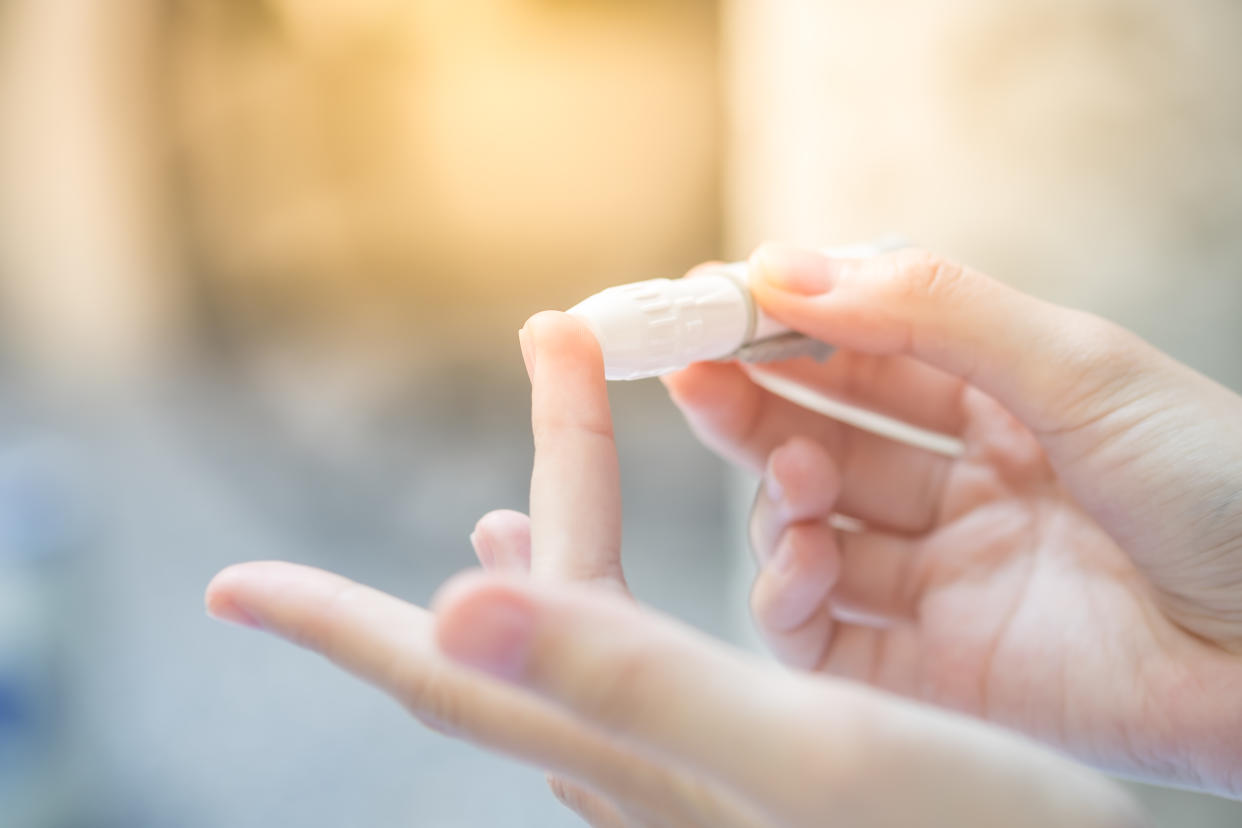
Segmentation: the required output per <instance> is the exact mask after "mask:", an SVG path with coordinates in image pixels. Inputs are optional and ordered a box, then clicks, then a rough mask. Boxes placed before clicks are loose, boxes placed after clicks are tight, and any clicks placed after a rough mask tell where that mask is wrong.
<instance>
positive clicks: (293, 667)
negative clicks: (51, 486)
mask: <svg viewBox="0 0 1242 828" xmlns="http://www.w3.org/2000/svg"><path fill="white" fill-rule="evenodd" d="M517 370H518V371H520V368H518V369H517ZM522 380H523V382H524V377H523V378H522ZM493 390H494V389H493V388H488V387H479V388H478V389H477V394H478V398H477V399H473V400H461V399H459V400H456V401H454V402H453V403H452V404H450V405H447V406H446V405H444V403H443V401H442V400H440V399H437V398H436V397H435V396H434V395H433V396H431V397H428V398H426V399H425V400H423V401H422V402H416V403H415V404H414V405H413V406H412V410H411V411H410V415H409V418H408V419H407V420H406V421H405V422H404V423H403V424H401V425H400V426H399V427H397V428H396V429H394V433H393V434H390V435H388V440H386V441H385V442H387V447H386V449H385V453H386V454H387V455H388V456H387V460H386V461H385V462H384V463H383V464H382V465H377V466H376V467H372V468H370V470H369V471H370V474H369V475H367V476H365V477H363V476H361V475H356V474H352V473H351V472H350V470H348V469H342V468H341V467H340V466H339V465H337V466H333V465H331V464H328V463H325V462H323V461H322V460H316V458H314V457H308V456H306V455H305V454H304V453H300V452H298V451H297V450H295V448H294V447H292V446H290V445H289V444H288V442H287V439H286V438H285V436H284V435H283V434H282V433H281V431H280V429H279V428H278V427H277V423H276V422H275V421H271V420H265V418H264V417H263V416H262V412H261V411H256V410H255V409H254V407H253V406H252V405H250V401H248V400H246V399H245V398H244V397H241V396H239V394H238V393H237V390H236V388H233V389H230V388H228V387H220V386H216V387H211V386H209V385H203V386H196V387H192V388H180V389H166V392H165V393H163V394H161V395H160V396H159V398H154V399H148V400H147V401H145V402H144V403H142V404H135V403H134V402H132V401H131V402H129V403H127V404H126V405H125V406H124V407H120V406H118V407H116V408H114V409H112V410H109V411H94V412H92V414H91V416H90V417H89V418H85V419H78V418H77V417H76V416H66V415H65V414H64V412H63V411H62V412H56V413H52V412H49V411H47V410H46V409H41V410H38V411H36V410H30V411H28V412H27V416H26V417H20V416H12V412H11V413H10V417H9V418H6V419H8V420H9V421H8V422H6V423H4V428H5V432H4V433H3V434H0V438H2V439H3V440H4V441H5V442H7V443H8V444H10V445H12V444H14V443H15V442H21V441H22V440H23V438H26V439H29V438H30V437H33V436H34V435H35V434H36V433H40V434H42V435H43V436H44V437H45V438H46V435H47V433H48V430H49V427H50V426H52V424H53V423H55V429H54V430H55V431H56V432H59V435H60V436H59V437H56V438H55V442H56V443H57V445H58V446H59V447H60V451H61V452H62V453H63V454H64V455H66V456H67V457H68V458H70V462H69V463H68V468H69V469H71V470H72V472H73V475H74V476H75V477H76V480H75V481H74V488H75V489H76V490H77V491H78V492H79V493H80V494H81V495H82V497H83V502H82V504H81V505H83V506H85V508H86V509H87V510H88V511H89V516H88V520H87V524H88V531H87V532H86V534H85V536H84V541H83V543H82V544H81V546H80V548H79V549H78V550H77V551H76V553H75V555H74V557H73V559H72V561H71V564H70V566H69V568H68V573H69V577H68V580H67V582H66V583H65V585H64V590H63V594H64V600H65V602H66V605H67V610H68V612H69V614H70V618H71V623H72V633H71V636H70V642H69V643H70V647H71V653H72V662H71V681H70V682H69V683H68V686H69V688H70V693H71V696H70V700H71V709H70V711H69V715H70V722H71V724H72V727H71V728H70V732H71V734H72V736H71V738H72V744H71V751H70V752H71V755H72V757H73V758H72V767H71V771H70V777H71V779H72V780H73V781H74V783H75V785H74V788H75V793H74V795H73V799H74V802H73V803H72V807H71V808H70V811H71V813H73V814H74V815H75V819H74V820H73V821H72V822H71V823H70V824H74V825H83V826H112V825H115V826H126V828H141V826H172V825H176V826H187V827H188V828H189V827H192V826H204V827H205V826H222V825H228V826H237V827H238V828H244V826H269V825H303V826H345V825H357V826H382V825H419V826H459V825H460V826H466V825H472V826H473V825H531V826H535V825H547V826H551V825H570V824H575V823H576V820H575V818H573V817H572V815H571V814H570V813H569V812H568V811H567V810H565V809H564V808H563V807H562V806H561V805H559V804H558V803H557V802H556V801H555V800H554V799H553V798H552V797H551V795H550V794H548V793H547V791H546V790H545V786H544V782H543V776H542V773H540V772H539V771H537V770H534V769H529V768H524V767H520V766H517V765H514V764H512V763H509V762H506V761H503V760H501V759H497V758H494V757H490V756H488V755H486V754H484V753H483V752H481V751H479V750H477V749H475V748H473V747H471V746H468V745H465V744H461V743H458V742H453V741H450V740H448V739H447V738H444V737H442V736H440V735H437V734H435V733H432V732H429V731H427V730H425V729H423V728H422V727H421V726H419V725H418V724H417V723H416V722H414V721H413V720H412V719H411V718H410V717H409V716H408V715H407V714H405V713H404V711H403V710H402V709H401V708H399V707H398V705H397V704H395V703H393V702H392V701H390V700H389V699H387V698H384V697H382V696H381V695H379V694H378V693H377V692H376V691H374V690H371V689H369V688H367V687H365V686H363V685H361V684H360V683H358V682H357V681H355V680H354V679H352V678H350V677H349V676H347V675H344V674H343V673H341V672H340V671H338V670H337V669H336V668H334V667H332V666H330V665H329V664H328V663H326V662H325V661H323V660H321V659H320V658H318V657H317V656H313V655H310V654H307V653H304V652H301V651H298V650H295V649H293V648H291V647H289V646H288V645H286V644H283V643H281V642H278V641H276V640H273V639H271V638H269V637H267V636H263V635H260V634H256V633H254V632H251V631H247V630H242V629H234V628H229V627H227V626H225V625H222V624H220V623H217V622H214V621H211V620H209V619H208V618H207V617H206V616H205V615H204V613H203V610H202V592H203V588H204V586H205V585H206V583H207V581H208V580H209V579H210V577H211V576H212V575H213V574H214V573H215V572H216V571H217V570H218V569H220V568H221V567H223V566H225V565H227V564H229V563H233V562H237V561H243V560H249V559H255V558H281V559H287V560H294V561H299V562H304V563H308V564H312V565H316V566H321V567H325V568H330V569H333V570H336V571H339V572H342V573H344V574H346V575H348V576H350V577H353V578H355V579H357V580H360V581H362V582H365V583H368V584H371V585H374V586H376V587H379V588H381V589H384V590H386V591H389V592H391V593H394V594H396V595H399V596H401V597H403V598H406V599H409V600H411V601H413V602H415V603H425V602H426V601H427V599H428V597H429V596H430V595H431V594H432V592H433V591H434V590H435V588H436V587H437V586H438V585H439V584H440V583H441V582H442V581H443V580H444V579H445V578H446V577H447V576H449V575H450V574H452V573H453V572H455V571H457V570H460V569H462V568H464V567H467V566H470V565H472V564H473V555H472V553H471V551H470V547H469V544H468V541H467V534H468V533H469V531H470V530H471V529H472V527H473V524H474V521H475V519H476V518H477V517H478V516H479V515H481V514H482V513H483V512H485V511H487V510H489V509H492V508H496V507H502V506H505V507H513V508H523V509H524V505H525V497H526V489H527V481H528V475H529V471H530V460H531V444H530V437H529V430H528V424H527V422H526V419H525V408H526V405H527V402H528V399H527V395H526V394H525V392H524V389H522V387H521V386H518V385H517V384H516V383H515V384H513V385H511V386H510V387H509V388H508V389H507V390H502V392H501V396H500V397H499V398H493V397H492V396H490V394H491V393H492V391H493ZM663 396H664V394H663V390H662V388H660V387H659V385H658V384H656V383H648V384H641V385H639V384H631V385H625V386H620V387H618V389H617V391H616V394H615V405H616V408H617V412H618V417H617V419H618V436H619V439H620V443H621V451H622V455H623V457H624V461H623V465H624V477H625V481H624V497H625V500H626V507H627V510H628V511H627V513H626V514H627V523H626V526H625V531H626V549H627V554H628V556H629V558H628V562H629V565H630V566H629V571H630V574H631V580H632V583H633V585H634V588H635V590H636V591H637V592H638V593H639V594H640V595H642V596H644V597H645V598H646V599H648V600H650V601H651V602H652V603H653V604H655V605H657V606H659V607H662V608H665V609H667V610H669V611H671V612H673V613H675V614H677V615H679V616H681V617H683V618H686V619H687V620H689V621H691V622H692V623H695V624H697V625H699V626H702V627H704V628H706V629H708V630H712V631H714V632H717V633H723V632H725V631H727V629H728V626H729V624H730V608H728V607H726V606H725V601H724V600H723V596H724V594H725V593H726V589H725V584H724V582H725V580H726V579H727V578H728V577H729V572H728V569H729V567H728V565H727V561H726V560H725V559H724V550H725V549H726V545H725V543H724V539H723V538H722V531H721V528H720V527H721V526H722V509H723V505H722V504H723V498H722V497H721V496H720V487H721V481H722V475H721V474H720V468H719V466H718V465H717V463H716V461H715V460H714V459H713V458H711V457H709V456H708V455H707V453H706V452H705V451H704V450H703V449H701V448H699V447H698V445H697V444H696V443H695V442H694V441H693V440H692V439H691V438H690V436H689V434H688V433H687V432H686V430H685V428H684V426H682V425H681V424H680V423H679V422H678V418H677V415H676V414H675V412H674V411H673V410H672V407H671V405H669V404H668V403H667V402H666V401H664V400H663V399H662V398H663ZM23 420H24V421H25V422H24V423H23ZM36 422H37V423H38V428H37V431H36V429H35V428H34V424H35V423H36ZM389 440H390V441H391V442H389Z"/></svg>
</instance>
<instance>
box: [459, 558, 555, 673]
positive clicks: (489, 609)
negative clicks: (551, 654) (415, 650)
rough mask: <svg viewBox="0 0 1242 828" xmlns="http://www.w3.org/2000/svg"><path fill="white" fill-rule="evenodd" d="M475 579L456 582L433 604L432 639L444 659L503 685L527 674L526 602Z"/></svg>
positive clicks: (529, 613)
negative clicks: (434, 626) (434, 608)
mask: <svg viewBox="0 0 1242 828" xmlns="http://www.w3.org/2000/svg"><path fill="white" fill-rule="evenodd" d="M480 580H481V579H479V578H477V577H476V576H468V577H467V578H461V579H455V580H454V581H453V582H450V584H449V585H448V586H446V587H445V589H444V590H443V593H442V595H441V596H440V597H438V598H437V600H436V605H437V611H436V615H437V621H436V640H437V643H438V644H439V647H440V651H441V652H442V653H444V655H446V656H447V657H448V658H450V659H452V660H454V661H456V662H458V663H460V664H464V665H466V666H468V667H472V668H474V669H476V670H480V671H482V672H484V673H487V674H489V675H492V676H495V677H496V678H499V679H503V680H505V681H516V680H517V679H519V678H520V677H521V676H522V675H523V673H524V672H525V670H526V664H527V661H528V659H529V656H530V648H531V643H532V640H533V637H534V630H535V606H534V604H533V603H532V602H531V600H530V598H528V597H527V596H525V595H523V594H521V593H520V592H518V591H516V590H513V589H511V588H509V587H508V586H506V585H504V584H499V583H495V582H492V583H486V582H484V583H479V581H480Z"/></svg>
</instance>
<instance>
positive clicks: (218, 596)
mask: <svg viewBox="0 0 1242 828" xmlns="http://www.w3.org/2000/svg"><path fill="white" fill-rule="evenodd" d="M267 563H270V562H253V563H242V564H233V565H232V566H228V567H225V568H224V569H222V570H220V571H219V572H218V573H216V575H215V577H214V578H212V579H211V581H210V583H208V584H207V589H206V591H205V592H204V594H203V606H204V609H206V611H207V615H208V616H209V617H211V618H214V619H216V620H217V621H226V622H228V623H231V624H238V625H240V626H243V627H251V628H253V629H260V628H261V627H262V625H261V624H260V622H259V620H258V618H257V616H256V615H255V614H254V613H253V612H252V611H251V610H250V609H249V608H248V607H247V605H246V586H247V585H248V583H249V581H250V578H251V576H252V575H254V574H255V573H257V572H260V571H261V569H262V568H263V567H264V565H265V564H267Z"/></svg>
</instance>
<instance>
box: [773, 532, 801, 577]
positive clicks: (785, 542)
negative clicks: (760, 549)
mask: <svg viewBox="0 0 1242 828" xmlns="http://www.w3.org/2000/svg"><path fill="white" fill-rule="evenodd" d="M797 551H798V550H797V549H796V548H795V547H794V543H793V540H792V538H791V537H790V533H788V532H786V533H785V537H783V538H781V541H780V543H779V544H777V546H776V554H775V555H773V556H772V560H771V562H769V563H768V568H769V569H771V570H772V571H773V572H775V573H778V574H784V573H786V572H789V571H790V570H792V569H793V565H794V559H795V558H796V557H797Z"/></svg>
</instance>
